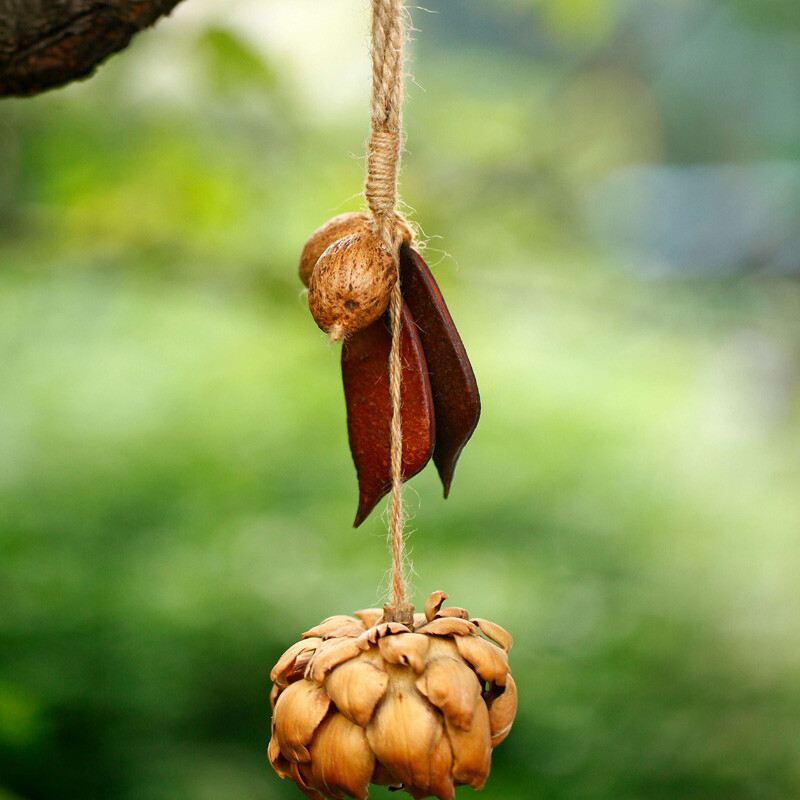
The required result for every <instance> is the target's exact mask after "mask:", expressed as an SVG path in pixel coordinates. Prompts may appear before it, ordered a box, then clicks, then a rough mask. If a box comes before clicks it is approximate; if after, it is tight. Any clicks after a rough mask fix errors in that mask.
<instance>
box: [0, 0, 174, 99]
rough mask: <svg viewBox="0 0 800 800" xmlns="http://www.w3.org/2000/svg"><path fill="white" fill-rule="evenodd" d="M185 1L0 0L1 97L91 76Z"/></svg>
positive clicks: (34, 90) (39, 90)
mask: <svg viewBox="0 0 800 800" xmlns="http://www.w3.org/2000/svg"><path fill="white" fill-rule="evenodd" d="M179 1H180V0H0V96H2V95H29V94H36V93H38V92H42V91H44V90H45V89H50V88H53V87H55V86H62V85H63V84H65V83H69V82H70V81H74V80H76V79H78V78H85V77H87V76H88V75H90V74H91V73H92V72H93V71H94V69H95V67H96V66H97V65H98V64H99V63H100V62H101V61H103V60H104V59H105V58H107V57H108V56H109V55H111V54H112V53H115V52H116V51H117V50H121V49H122V48H123V47H125V46H126V45H127V44H128V42H130V40H131V37H132V36H133V35H134V34H135V33H136V32H137V31H140V30H142V29H143V28H147V27H149V26H150V25H152V24H153V23H154V22H155V21H156V20H157V19H158V18H159V17H161V16H162V15H164V14H168V13H169V12H170V11H172V9H173V8H174V7H175V6H176V5H177V4H178V2H179Z"/></svg>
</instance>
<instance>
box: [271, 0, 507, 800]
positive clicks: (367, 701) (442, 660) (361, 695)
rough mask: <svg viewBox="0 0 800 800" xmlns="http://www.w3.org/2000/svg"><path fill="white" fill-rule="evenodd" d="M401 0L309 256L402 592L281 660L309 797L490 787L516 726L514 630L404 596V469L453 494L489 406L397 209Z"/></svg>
mask: <svg viewBox="0 0 800 800" xmlns="http://www.w3.org/2000/svg"><path fill="white" fill-rule="evenodd" d="M402 15H403V4H402V0H372V20H373V24H372V62H373V85H372V115H371V127H370V138H369V143H368V147H367V177H366V182H365V186H364V195H365V198H366V201H367V205H368V207H369V214H359V213H351V214H340V215H339V216H337V217H334V218H333V219H331V220H329V221H328V222H326V223H325V224H324V225H322V226H321V227H320V228H319V229H317V230H316V231H315V232H314V233H313V234H312V235H311V237H310V238H309V240H308V241H307V242H306V245H305V247H304V248H303V252H302V255H301V258H300V269H299V273H300V279H301V280H302V281H303V283H305V284H306V285H307V286H308V299H309V309H310V311H311V313H312V316H313V317H314V320H315V321H316V322H317V324H318V325H319V327H320V328H322V329H323V330H324V331H325V332H326V333H327V334H328V335H329V337H330V339H331V340H332V341H342V342H343V345H342V380H343V383H344V393H345V402H346V406H347V430H348V438H349V443H350V451H351V453H352V456H353V461H354V463H355V467H356V475H357V478H358V488H359V499H358V509H357V512H356V518H355V523H354V525H355V527H358V526H359V525H360V524H361V523H362V522H363V521H364V520H365V519H366V518H367V516H368V515H369V514H370V512H371V511H372V510H373V509H374V508H375V506H376V505H377V504H378V502H379V501H380V500H381V498H382V497H384V496H385V495H386V494H387V493H388V492H390V491H391V499H390V504H389V508H390V513H389V519H390V523H389V534H390V536H389V538H390V543H391V550H392V570H391V600H390V602H389V603H387V604H386V605H385V606H384V607H383V609H374V608H373V609H366V610H363V611H358V612H356V613H355V616H352V617H350V616H342V615H338V616H333V617H329V618H328V619H326V620H324V621H323V622H322V623H320V624H319V625H317V626H316V627H315V628H312V629H311V630H309V631H306V633H304V634H303V638H302V640H301V641H299V642H298V643H297V644H294V645H292V646H291V647H290V648H289V649H288V650H287V651H286V652H285V653H284V654H283V656H282V657H281V658H280V660H279V661H278V663H277V664H276V666H275V668H274V669H273V670H272V673H271V679H272V681H273V683H274V687H273V689H272V695H271V701H272V709H273V718H272V738H271V740H270V744H269V759H270V763H271V764H272V766H273V768H274V769H275V771H276V772H277V773H278V775H280V777H281V778H290V779H291V780H293V781H294V782H295V783H296V784H297V785H298V787H299V788H300V789H301V790H302V791H303V792H304V793H305V794H306V795H307V796H308V797H311V798H314V800H321V799H322V798H323V797H329V798H341V797H342V796H349V797H354V798H359V799H361V798H366V797H367V796H368V786H369V784H370V783H374V784H377V785H382V786H389V787H390V788H396V789H405V790H406V791H407V792H408V793H409V794H411V795H412V796H413V797H414V798H415V799H417V798H423V797H428V796H434V797H438V798H441V800H452V798H453V797H454V791H455V786H457V785H461V784H468V785H470V786H472V787H473V788H475V789H480V788H482V787H483V784H484V783H485V781H486V778H487V777H488V775H489V769H490V765H491V754H492V749H493V748H494V747H495V746H497V745H498V744H499V743H500V742H501V741H503V739H505V737H506V736H507V735H508V733H509V731H510V729H511V725H512V723H513V721H514V716H515V714H516V709H517V690H516V686H515V684H514V680H513V678H512V677H511V674H510V672H509V667H508V655H507V654H508V651H509V650H510V649H511V644H512V639H511V636H510V635H509V634H508V632H507V631H505V630H504V629H503V628H501V627H500V626H499V625H496V624H495V623H493V622H490V621H489V620H485V619H479V618H474V619H470V617H469V614H468V613H467V612H466V611H465V610H464V609H462V608H442V603H443V602H444V600H445V599H446V598H447V595H446V594H445V593H444V592H441V591H439V592H434V593H433V594H432V595H431V596H430V597H429V598H428V601H427V603H426V604H425V612H424V613H418V614H415V613H414V607H413V606H412V605H411V604H410V603H409V602H408V600H407V582H406V572H405V569H406V565H405V540H404V535H403V524H404V516H403V502H402V486H403V483H404V482H405V481H406V480H408V479H409V478H411V477H412V476H414V475H416V474H417V473H418V472H419V471H420V470H422V469H423V468H424V467H425V466H426V465H427V464H428V462H429V461H430V460H431V459H433V461H434V464H435V465H436V468H437V470H438V472H439V477H440V478H441V481H442V485H443V487H444V496H445V497H447V496H448V494H449V492H450V487H451V484H452V480H453V473H454V471H455V467H456V462H457V461H458V458H459V455H460V454H461V451H462V450H463V448H464V446H465V445H466V443H467V441H468V440H469V438H470V437H471V436H472V433H473V432H474V430H475V426H476V425H477V424H478V418H479V417H480V398H479V395H478V387H477V384H476V382H475V376H474V374H473V372H472V367H471V366H470V363H469V359H468V358H467V354H466V351H465V349H464V345H463V343H462V342H461V338H460V337H459V335H458V331H457V330H456V327H455V325H454V323H453V320H452V318H451V317H450V313H449V312H448V310H447V306H446V305H445V302H444V299H443V297H442V294H441V292H440V291H439V288H438V286H437V285H436V281H435V280H434V278H433V275H432V274H431V272H430V270H429V269H428V267H427V265H426V264H425V262H424V261H423V259H422V257H421V256H420V254H419V253H418V252H417V251H416V250H415V249H414V236H413V233H412V230H411V228H410V226H409V225H408V223H407V222H406V221H405V220H404V219H403V217H402V216H401V215H400V214H398V212H397V205H398V190H397V176H398V171H399V166H400V153H401V150H402V117H401V109H402V100H403V48H404V30H403V16H402Z"/></svg>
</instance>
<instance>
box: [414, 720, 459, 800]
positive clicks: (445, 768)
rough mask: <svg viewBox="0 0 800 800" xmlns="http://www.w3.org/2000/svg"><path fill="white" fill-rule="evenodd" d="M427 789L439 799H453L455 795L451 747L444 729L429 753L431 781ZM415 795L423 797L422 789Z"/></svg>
mask: <svg viewBox="0 0 800 800" xmlns="http://www.w3.org/2000/svg"><path fill="white" fill-rule="evenodd" d="M428 790H429V791H430V793H431V794H432V795H434V796H436V797H438V798H439V800H453V798H454V797H455V796H456V787H455V783H454V782H453V748H452V747H451V746H450V740H449V739H448V738H447V736H446V735H445V733H444V730H442V735H441V736H440V737H439V741H438V743H437V745H436V747H434V748H433V752H432V753H431V781H430V784H429V786H428ZM411 794H412V795H414V792H413V791H412V792H411ZM415 797H416V798H422V797H425V793H424V791H423V792H419V793H418V794H417V795H415Z"/></svg>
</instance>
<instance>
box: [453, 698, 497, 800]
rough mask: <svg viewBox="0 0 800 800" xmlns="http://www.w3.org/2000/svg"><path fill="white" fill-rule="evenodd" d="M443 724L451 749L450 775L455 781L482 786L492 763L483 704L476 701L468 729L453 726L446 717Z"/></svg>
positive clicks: (486, 710)
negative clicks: (451, 766)
mask: <svg viewBox="0 0 800 800" xmlns="http://www.w3.org/2000/svg"><path fill="white" fill-rule="evenodd" d="M444 724H445V729H446V731H447V736H448V738H449V739H450V744H451V746H452V748H453V778H454V779H455V780H456V782H457V783H467V784H469V785H470V786H471V787H472V788H473V789H482V788H483V784H484V783H486V778H488V777H489V770H490V769H491V765H492V737H491V733H490V728H489V710H488V709H487V708H486V704H485V703H476V704H475V714H474V715H473V717H472V720H471V721H470V725H469V729H468V730H463V729H462V728H459V727H457V726H456V725H453V724H452V723H451V722H450V720H449V719H447V717H445V721H444Z"/></svg>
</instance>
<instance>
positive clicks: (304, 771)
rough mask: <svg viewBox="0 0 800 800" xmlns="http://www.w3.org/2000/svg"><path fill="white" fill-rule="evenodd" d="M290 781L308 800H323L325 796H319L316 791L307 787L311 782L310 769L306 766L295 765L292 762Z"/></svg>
mask: <svg viewBox="0 0 800 800" xmlns="http://www.w3.org/2000/svg"><path fill="white" fill-rule="evenodd" d="M292 780H293V781H294V782H295V783H296V784H297V788H298V789H299V790H300V791H301V792H302V793H303V794H304V795H305V796H306V797H308V798H310V800H325V795H322V794H320V793H319V792H318V791H317V790H316V789H312V788H311V786H310V785H309V782H310V781H311V768H310V767H309V766H308V764H297V763H295V762H294V761H293V762H292Z"/></svg>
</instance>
